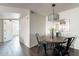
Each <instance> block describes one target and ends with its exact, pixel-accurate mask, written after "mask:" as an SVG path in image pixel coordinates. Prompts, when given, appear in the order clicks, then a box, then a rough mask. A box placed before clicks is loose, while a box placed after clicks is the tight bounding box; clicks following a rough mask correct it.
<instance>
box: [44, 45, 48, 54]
mask: <svg viewBox="0 0 79 59" xmlns="http://www.w3.org/2000/svg"><path fill="white" fill-rule="evenodd" d="M43 46H44V51H45V55H47V53H46V44H43Z"/></svg>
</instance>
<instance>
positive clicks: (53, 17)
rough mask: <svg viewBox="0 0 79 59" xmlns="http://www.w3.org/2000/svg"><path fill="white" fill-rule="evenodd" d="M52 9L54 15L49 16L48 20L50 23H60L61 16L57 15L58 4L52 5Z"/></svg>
mask: <svg viewBox="0 0 79 59" xmlns="http://www.w3.org/2000/svg"><path fill="white" fill-rule="evenodd" d="M52 7H53V13H52V14H49V15H48V20H49V21H58V20H59V14H57V13H55V7H56V4H52Z"/></svg>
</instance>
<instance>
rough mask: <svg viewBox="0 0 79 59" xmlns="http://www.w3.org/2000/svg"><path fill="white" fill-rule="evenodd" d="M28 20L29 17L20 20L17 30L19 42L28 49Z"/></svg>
mask: <svg viewBox="0 0 79 59" xmlns="http://www.w3.org/2000/svg"><path fill="white" fill-rule="evenodd" d="M29 21H30V19H29V15H26V16H24V17H23V18H21V19H20V21H19V24H20V25H19V30H20V32H19V33H20V34H19V35H20V42H22V43H23V44H25V45H26V46H27V47H29V48H30V34H29V33H30V29H29V27H30V22H29Z"/></svg>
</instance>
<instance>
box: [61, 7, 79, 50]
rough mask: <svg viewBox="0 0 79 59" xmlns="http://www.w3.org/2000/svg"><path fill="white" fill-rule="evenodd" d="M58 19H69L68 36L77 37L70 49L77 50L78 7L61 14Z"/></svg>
mask: <svg viewBox="0 0 79 59" xmlns="http://www.w3.org/2000/svg"><path fill="white" fill-rule="evenodd" d="M60 19H70V34H72V35H77V36H78V37H77V39H75V41H74V43H73V45H72V48H75V49H79V7H78V8H73V9H70V10H66V11H63V12H61V13H60Z"/></svg>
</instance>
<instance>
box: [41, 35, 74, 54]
mask: <svg viewBox="0 0 79 59" xmlns="http://www.w3.org/2000/svg"><path fill="white" fill-rule="evenodd" d="M72 37H73V36H59V37H56V36H54V37H53V38H51V37H50V36H43V37H42V38H43V39H42V42H43V43H45V44H44V45H43V47H44V51H45V54H46V55H47V52H46V44H52V45H53V48H54V47H55V46H56V45H57V44H63V43H66V42H67V41H64V40H65V39H71V38H72Z"/></svg>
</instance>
